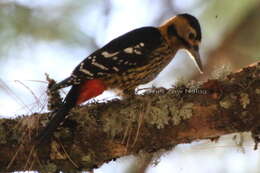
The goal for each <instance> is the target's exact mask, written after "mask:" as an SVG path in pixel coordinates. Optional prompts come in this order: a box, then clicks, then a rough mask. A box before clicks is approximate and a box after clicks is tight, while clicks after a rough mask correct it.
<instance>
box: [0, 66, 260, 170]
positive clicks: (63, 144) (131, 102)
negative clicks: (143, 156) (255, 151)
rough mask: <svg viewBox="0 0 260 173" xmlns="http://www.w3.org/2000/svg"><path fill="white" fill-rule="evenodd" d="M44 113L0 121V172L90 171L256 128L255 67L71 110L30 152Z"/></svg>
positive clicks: (259, 99) (259, 78) (258, 84)
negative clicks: (135, 156)
mask: <svg viewBox="0 0 260 173" xmlns="http://www.w3.org/2000/svg"><path fill="white" fill-rule="evenodd" d="M46 115H48V113H45V114H34V115H31V116H26V117H20V118H17V119H0V148H1V149H0V156H1V157H0V172H8V171H15V170H16V171H18V170H19V171H22V170H39V171H41V172H55V171H58V170H61V171H64V172H77V171H80V170H91V169H93V168H96V167H99V166H101V165H102V164H103V163H105V162H108V161H110V160H112V159H115V158H118V157H122V156H125V155H130V154H138V153H140V152H141V153H145V152H148V153H153V152H157V151H158V150H169V149H172V148H173V147H174V146H176V145H177V144H181V143H190V142H192V141H194V140H200V139H212V138H216V137H219V136H221V135H224V134H229V133H234V132H245V131H251V132H253V134H254V136H255V139H257V134H259V129H260V128H259V127H260V117H259V115H260V62H258V63H255V64H253V65H251V66H249V67H246V68H244V69H243V70H241V71H239V72H235V73H232V74H230V75H228V76H227V77H226V78H225V79H218V80H217V79H216V80H208V81H207V82H204V83H202V84H200V85H198V86H197V87H195V86H194V84H192V86H190V87H188V85H184V84H183V85H182V86H178V87H174V88H171V89H168V90H166V89H163V88H159V89H158V88H157V89H151V90H149V91H146V92H145V93H144V94H143V95H136V96H133V97H132V98H128V99H125V100H112V101H109V102H106V103H92V104H88V105H85V106H82V107H77V108H75V109H74V110H73V111H72V112H71V115H72V116H71V117H70V119H68V120H67V121H66V122H65V124H64V125H63V126H62V127H61V128H60V129H59V130H58V131H57V132H55V134H54V137H53V138H51V139H50V141H47V142H46V143H45V144H42V145H40V146H38V147H36V148H35V149H34V151H33V152H30V151H31V149H32V144H31V143H30V142H29V141H30V138H32V137H33V136H35V135H36V133H37V131H39V130H40V129H42V127H43V126H44V124H46V122H47V120H46V117H47V116H46Z"/></svg>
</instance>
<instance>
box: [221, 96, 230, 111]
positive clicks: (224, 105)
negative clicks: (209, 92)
mask: <svg viewBox="0 0 260 173" xmlns="http://www.w3.org/2000/svg"><path fill="white" fill-rule="evenodd" d="M219 105H220V106H221V107H222V108H225V109H229V108H230V107H231V106H232V105H233V102H232V99H231V98H230V97H225V98H223V99H222V100H221V101H220V102H219Z"/></svg>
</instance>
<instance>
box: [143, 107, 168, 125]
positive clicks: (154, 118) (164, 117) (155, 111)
mask: <svg viewBox="0 0 260 173" xmlns="http://www.w3.org/2000/svg"><path fill="white" fill-rule="evenodd" d="M168 115H169V112H168V111H167V110H166V109H162V108H159V107H155V106H152V107H151V108H150V113H149V116H146V117H145V120H146V122H149V123H150V124H152V125H155V126H156V127H157V128H158V129H161V128H164V126H165V125H168V123H169V120H170V117H169V116H168Z"/></svg>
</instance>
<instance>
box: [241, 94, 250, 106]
mask: <svg viewBox="0 0 260 173" xmlns="http://www.w3.org/2000/svg"><path fill="white" fill-rule="evenodd" d="M239 101H240V104H241V105H242V107H243V108H244V109H245V108H246V107H247V105H248V104H249V103H250V100H249V96H248V94H246V93H241V94H240V99H239Z"/></svg>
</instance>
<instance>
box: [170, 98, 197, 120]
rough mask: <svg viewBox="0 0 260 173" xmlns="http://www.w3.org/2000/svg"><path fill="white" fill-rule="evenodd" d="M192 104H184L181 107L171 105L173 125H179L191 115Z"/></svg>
mask: <svg viewBox="0 0 260 173" xmlns="http://www.w3.org/2000/svg"><path fill="white" fill-rule="evenodd" d="M193 105H194V104H193V103H185V104H183V105H181V106H177V105H172V106H171V107H170V111H171V114H172V115H173V116H172V122H173V124H174V125H178V124H180V122H181V121H182V120H187V119H189V118H190V117H191V116H192V115H193V112H192V110H193V108H192V107H193Z"/></svg>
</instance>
